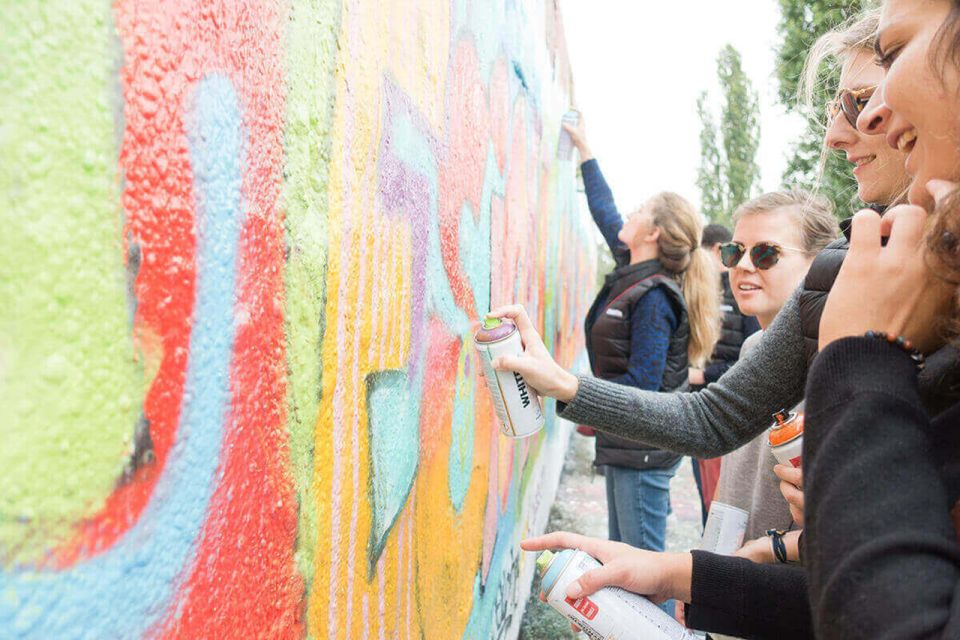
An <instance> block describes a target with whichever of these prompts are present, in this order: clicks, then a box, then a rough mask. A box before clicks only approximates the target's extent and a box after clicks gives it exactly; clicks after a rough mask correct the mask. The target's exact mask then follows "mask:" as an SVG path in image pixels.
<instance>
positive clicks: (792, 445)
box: [769, 409, 803, 467]
mask: <svg viewBox="0 0 960 640" xmlns="http://www.w3.org/2000/svg"><path fill="white" fill-rule="evenodd" d="M773 420H774V422H773V426H772V427H770V433H769V438H770V452H771V453H772V454H773V457H774V458H776V459H777V462H779V463H780V464H783V465H788V466H792V467H799V466H800V462H801V458H802V455H803V414H802V413H800V412H797V411H787V410H786V409H781V410H780V411H777V412H776V413H775V414H773Z"/></svg>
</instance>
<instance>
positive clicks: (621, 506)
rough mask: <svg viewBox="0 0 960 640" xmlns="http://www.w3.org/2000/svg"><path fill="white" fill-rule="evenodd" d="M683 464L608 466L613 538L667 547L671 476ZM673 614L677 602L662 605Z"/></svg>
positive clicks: (648, 547) (649, 546)
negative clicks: (645, 467)
mask: <svg viewBox="0 0 960 640" xmlns="http://www.w3.org/2000/svg"><path fill="white" fill-rule="evenodd" d="M679 466H680V461H679V460H678V461H677V462H676V464H674V465H672V466H670V467H667V468H665V469H643V470H638V469H627V468H626V467H612V466H609V465H608V466H606V467H604V477H605V478H606V482H607V514H608V517H609V520H608V522H609V528H610V539H611V540H615V541H617V542H626V543H627V544H629V545H631V546H634V547H637V548H639V549H646V550H648V551H663V550H664V549H665V548H666V541H667V516H668V515H669V514H670V479H671V478H673V476H674V474H676V473H677V468H678V467H679ZM660 608H661V609H663V610H664V611H666V612H667V613H669V614H670V616H671V617H672V616H673V613H674V603H673V600H669V601H667V602H665V603H663V604H662V605H661V606H660Z"/></svg>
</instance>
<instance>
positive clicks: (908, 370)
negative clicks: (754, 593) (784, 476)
mask: <svg viewBox="0 0 960 640" xmlns="http://www.w3.org/2000/svg"><path fill="white" fill-rule="evenodd" d="M876 45H877V47H876V48H877V54H878V59H879V61H880V63H881V66H882V67H883V68H884V69H885V75H884V78H883V81H882V82H881V84H880V87H879V88H878V89H877V90H876V92H874V94H873V96H872V98H871V100H870V102H869V104H868V105H867V107H866V108H865V110H864V112H863V113H862V114H861V115H860V118H859V120H858V124H859V126H860V128H861V130H862V131H865V132H867V133H870V134H871V135H879V136H884V137H885V138H886V140H887V142H888V144H889V145H890V146H891V147H892V148H897V149H898V150H900V151H901V152H903V153H905V154H906V162H905V166H906V169H907V171H908V172H909V173H910V175H911V176H912V178H913V181H912V183H911V185H910V188H909V197H910V202H911V203H912V204H911V205H907V206H901V207H897V208H895V209H893V210H891V211H890V212H888V214H887V215H886V216H885V217H884V218H883V219H882V220H881V219H880V218H879V217H878V216H877V215H876V214H875V213H873V212H870V211H861V212H860V213H858V214H857V215H856V216H855V218H854V222H853V231H852V239H851V245H850V251H849V255H848V258H847V260H846V261H845V262H844V265H843V268H842V269H841V271H840V275H839V276H838V278H837V281H836V284H835V287H834V289H833V291H832V292H831V294H830V296H829V299H828V301H827V304H826V307H825V309H824V313H823V317H822V320H821V331H820V344H821V349H822V352H821V354H820V355H819V356H818V358H817V360H816V362H815V363H814V365H813V367H812V369H811V372H810V380H809V384H808V387H807V390H808V393H807V397H808V404H807V410H808V413H807V426H806V434H805V442H804V445H805V450H804V459H805V461H807V476H808V477H807V481H806V492H807V498H808V506H807V528H806V533H805V537H806V541H805V544H806V546H805V549H804V554H805V560H806V562H807V564H808V566H809V572H810V596H811V604H812V605H813V609H814V621H815V628H816V631H817V637H822V638H960V544H958V539H960V429H958V426H960V403H955V404H953V405H952V406H950V407H949V408H947V409H946V410H945V411H944V412H942V413H940V414H939V415H937V416H935V417H933V418H932V419H931V417H930V416H931V413H929V412H928V411H926V410H925V407H924V405H923V402H922V400H921V394H920V386H919V382H918V381H919V379H920V376H919V375H918V367H919V365H920V364H922V359H923V355H922V354H929V353H930V352H931V351H933V350H934V349H937V348H938V347H939V346H940V345H941V344H943V343H944V342H945V340H946V339H947V337H950V336H953V337H954V338H955V336H956V335H957V333H958V332H957V328H958V321H960V315H958V311H957V283H958V282H960V251H958V246H960V243H958V240H957V238H958V237H960V196H958V192H957V190H956V186H955V184H951V183H947V182H943V181H941V180H938V179H946V180H952V181H957V180H958V179H960V118H958V116H957V113H958V108H960V2H958V1H957V0H953V1H950V0H886V1H885V2H884V3H883V8H882V15H881V20H880V29H879V35H878V37H877V41H876ZM931 209H932V210H933V211H934V213H933V215H932V216H929V217H928V214H927V210H931ZM884 238H887V240H886V242H885V243H884V240H883V239H884ZM958 369H960V366H958V364H957V363H956V362H954V364H953V368H952V370H953V373H956V372H957V370H958ZM850 602H855V603H857V606H854V607H851V606H849V604H850Z"/></svg>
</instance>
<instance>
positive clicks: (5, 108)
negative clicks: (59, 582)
mask: <svg viewBox="0 0 960 640" xmlns="http://www.w3.org/2000/svg"><path fill="white" fill-rule="evenodd" d="M0 32H2V33H3V34H5V40H4V45H3V51H4V56H3V65H2V66H3V73H2V74H0V112H2V113H3V123H2V126H0V159H2V160H0V198H2V200H0V222H2V233H0V300H2V304H0V441H2V442H3V446H0V487H2V490H0V558H4V559H5V560H8V561H9V560H27V559H30V558H35V557H36V554H38V553H40V552H42V551H43V549H44V547H46V546H49V545H50V544H51V543H53V542H55V541H56V540H57V539H59V538H62V537H63V536H64V535H65V534H67V533H68V532H69V530H68V527H69V524H70V523H72V522H75V521H77V520H79V519H80V518H81V517H83V516H84V515H87V514H90V513H91V512H92V511H94V510H96V509H98V508H99V507H100V506H101V505H102V503H103V500H104V498H105V497H106V496H107V495H108V494H109V493H110V491H111V490H112V489H113V487H114V485H115V483H116V480H117V478H118V477H119V476H120V474H121V472H122V469H123V466H124V463H125V461H126V459H127V453H128V451H130V449H132V444H131V442H130V441H131V439H132V435H133V430H134V426H135V423H136V420H137V417H138V415H139V413H140V406H141V399H142V397H143V391H144V383H143V373H142V370H141V368H140V367H139V366H138V364H137V362H136V361H135V358H134V351H133V345H132V341H131V331H130V308H129V303H128V300H127V293H126V292H127V284H126V273H125V268H124V262H123V257H122V243H121V232H120V229H121V224H122V213H121V210H120V205H119V186H118V184H117V150H116V138H117V135H116V131H115V122H114V114H113V104H114V100H115V97H116V91H117V88H116V87H117V85H116V80H115V70H114V62H115V57H116V55H117V54H116V51H117V50H118V48H117V47H116V44H115V42H116V41H115V39H114V35H113V34H114V31H113V25H112V22H111V15H110V4H109V3H104V2H94V1H92V0H69V1H66V0H61V1H59V2H14V3H7V5H6V6H5V8H4V10H3V12H2V15H0ZM41 533H42V536H41V535H39V534H41Z"/></svg>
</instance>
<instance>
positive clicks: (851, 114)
mask: <svg viewBox="0 0 960 640" xmlns="http://www.w3.org/2000/svg"><path fill="white" fill-rule="evenodd" d="M876 90H877V87H876V86H873V87H864V88H863V89H841V90H840V91H838V92H837V97H836V98H834V99H833V100H831V101H830V104H828V105H827V114H828V115H829V116H830V121H831V122H832V121H833V120H834V119H836V117H837V115H839V114H840V113H841V112H842V113H843V115H844V117H845V118H846V119H847V122H849V123H850V126H851V127H853V128H854V129H856V128H857V118H859V117H860V114H861V113H863V109H864V108H865V107H866V106H867V103H868V102H870V97H871V96H872V95H873V92H874V91H876Z"/></svg>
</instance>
